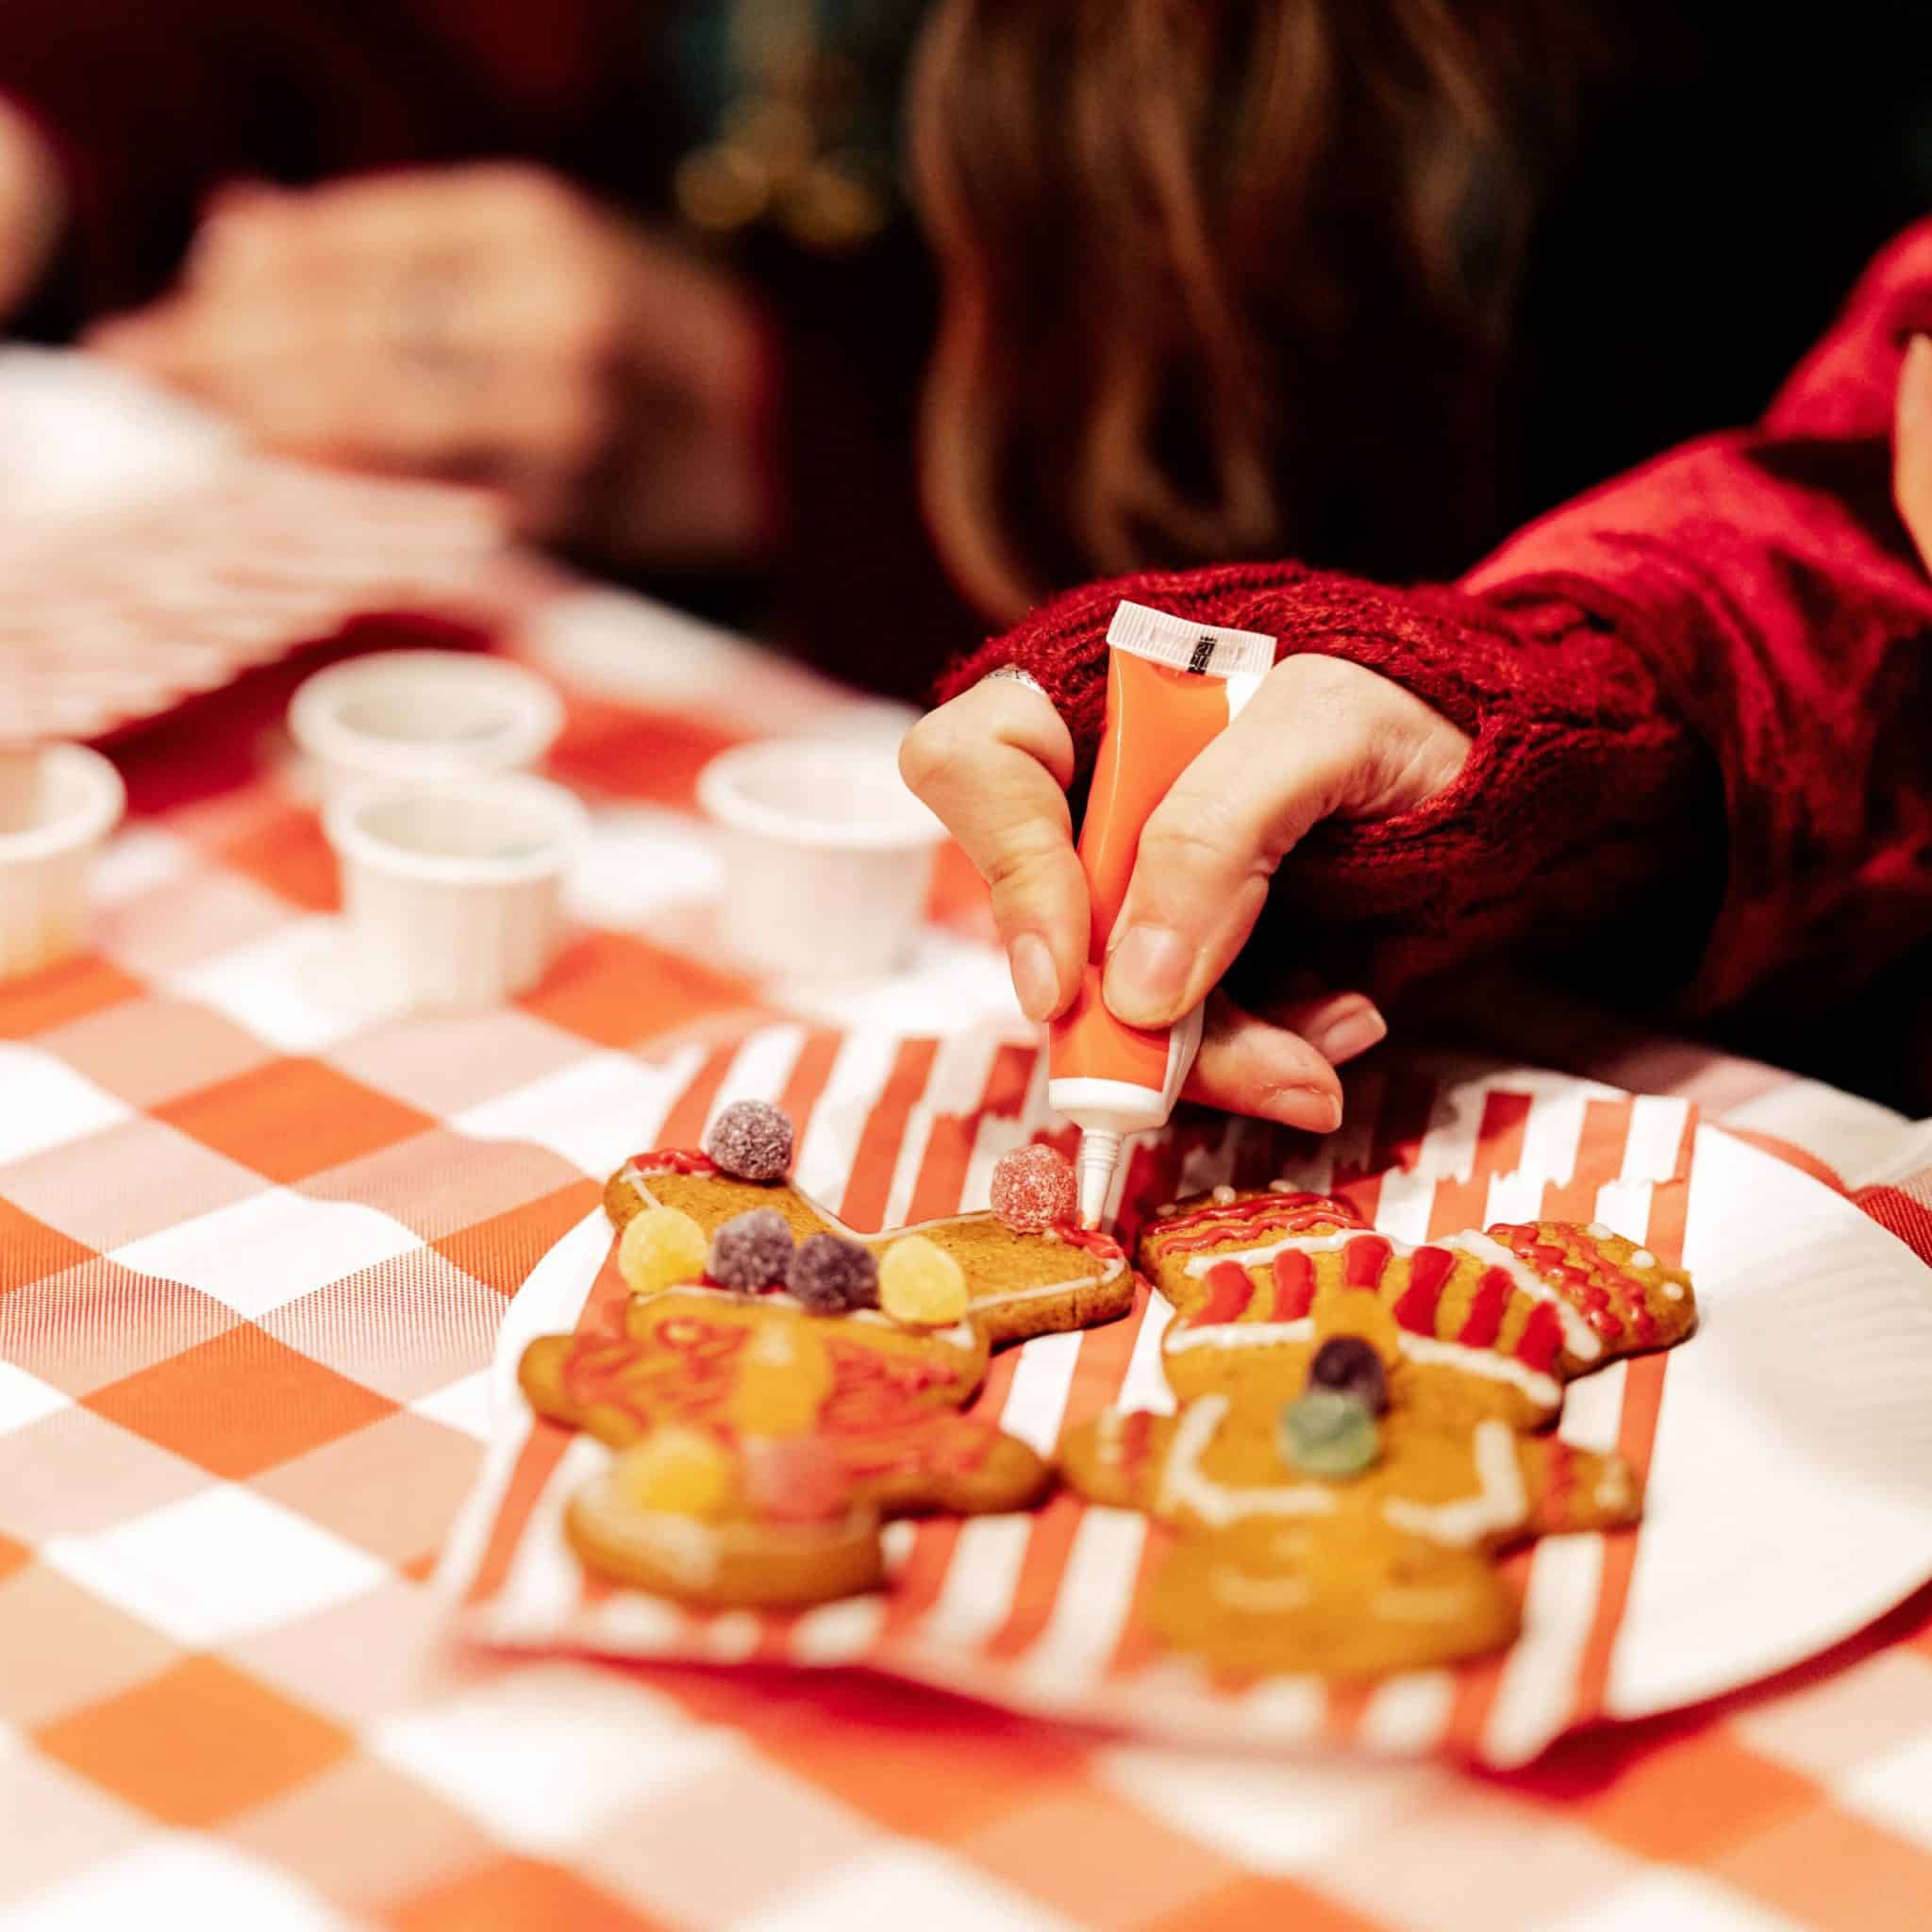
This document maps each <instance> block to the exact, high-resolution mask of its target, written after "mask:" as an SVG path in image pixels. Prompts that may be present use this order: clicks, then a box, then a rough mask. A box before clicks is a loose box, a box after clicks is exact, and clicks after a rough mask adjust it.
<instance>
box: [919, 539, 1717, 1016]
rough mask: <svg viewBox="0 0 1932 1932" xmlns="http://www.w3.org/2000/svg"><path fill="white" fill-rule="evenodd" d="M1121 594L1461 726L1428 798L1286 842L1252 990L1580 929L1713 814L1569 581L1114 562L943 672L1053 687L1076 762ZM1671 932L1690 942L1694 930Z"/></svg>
mask: <svg viewBox="0 0 1932 1932" xmlns="http://www.w3.org/2000/svg"><path fill="white" fill-rule="evenodd" d="M1123 598H1127V599H1130V600H1132V601H1134V602H1137V603H1145V604H1149V605H1152V606H1153V607H1154V608H1157V609H1162V610H1170V611H1173V612H1174V613H1175V614H1177V615H1184V616H1188V617H1192V618H1198V619H1199V620H1200V621H1202V622H1203V623H1208V624H1216V625H1231V626H1233V627H1234V628H1236V629H1240V630H1254V631H1261V632H1264V633H1268V634H1270V635H1273V636H1274V638H1275V639H1276V640H1277V655H1278V656H1279V657H1290V656H1293V655H1297V654H1301V653H1319V654H1321V655H1324V656H1327V657H1334V658H1346V659H1347V660H1348V661H1349V662H1351V663H1355V664H1358V665H1360V666H1361V667H1362V668H1363V669H1365V670H1369V671H1374V672H1376V673H1378V674H1379V675H1382V676H1385V677H1387V678H1389V679H1391V681H1392V682H1394V683H1396V684H1400V685H1402V686H1404V687H1405V688H1406V689H1407V690H1408V691H1412V692H1413V693H1414V694H1415V695H1416V696H1418V697H1420V698H1421V699H1422V700H1423V701H1424V703H1426V704H1427V705H1429V706H1430V707H1431V708H1433V709H1435V710H1436V711H1438V712H1440V713H1441V715H1442V716H1443V717H1445V718H1447V719H1448V720H1449V721H1450V722H1451V723H1452V724H1456V725H1457V727H1458V728H1459V729H1461V730H1462V731H1464V732H1466V733H1467V734H1468V735H1469V737H1470V739H1471V740H1472V750H1471V753H1470V757H1469V758H1468V760H1467V761H1466V763H1465V765H1464V767H1463V770H1462V772H1461V774H1460V775H1459V776H1458V777H1457V780H1456V782H1455V783H1454V784H1453V785H1451V786H1449V787H1448V788H1446V789H1445V790H1444V791H1441V792H1440V793H1438V794H1437V796H1436V797H1434V798H1432V799H1430V800H1429V801H1428V802H1427V803H1426V804H1424V805H1423V806H1421V807H1419V808H1417V809H1415V810H1413V811H1410V812H1407V813H1404V814H1402V815H1400V816H1398V817H1395V818H1391V819H1386V820H1379V821H1376V822H1374V823H1372V824H1346V823H1342V822H1338V821H1329V822H1328V823H1326V824H1323V825H1321V826H1319V827H1318V828H1317V829H1316V830H1315V832H1313V833H1312V834H1311V835H1310V836H1309V837H1308V838H1307V840H1305V841H1303V843H1302V844H1301V846H1299V847H1298V848H1297V850H1296V851H1295V852H1294V853H1293V854H1291V856H1290V858H1289V860H1288V861H1287V863H1286V864H1285V865H1284V866H1283V868H1282V870H1281V874H1280V876H1279V878H1278V879H1277V881H1276V885H1275V889H1274V892H1273V894H1272V895H1271V908H1270V915H1269V919H1268V921H1267V922H1266V923H1265V924H1264V927H1263V928H1262V929H1261V931H1260V932H1258V933H1257V939H1256V941H1254V942H1253V943H1252V944H1251V946H1250V949H1249V957H1248V958H1247V959H1246V960H1245V961H1244V970H1243V973H1242V975H1241V977H1242V981H1243V984H1244V986H1245V988H1246V990H1248V991H1250V992H1251V993H1252V994H1253V996H1255V997H1265V996H1266V994H1267V993H1268V991H1270V981H1271V980H1274V981H1281V980H1285V979H1287V978H1288V977H1290V976H1291V974H1294V973H1295V972H1297V971H1300V970H1305V969H1307V967H1309V966H1313V967H1315V968H1316V970H1317V971H1319V972H1320V973H1321V974H1322V975H1323V976H1324V978H1326V979H1328V980H1329V981H1330V982H1331V983H1336V984H1343V983H1345V984H1348V985H1359V986H1364V987H1367V988H1368V989H1369V990H1371V991H1376V992H1378V993H1380V994H1382V995H1383V996H1385V997H1386V996H1390V995H1391V994H1392V993H1394V992H1395V991H1399V990H1400V989H1401V987H1402V986H1404V985H1406V984H1407V983H1409V982H1411V981H1413V980H1416V979H1418V978H1422V977H1425V976H1427V975H1429V974H1434V973H1436V972H1439V971H1441V970H1443V969H1446V968H1448V967H1451V966H1454V965H1456V964H1457V963H1459V962H1460V961H1462V960H1466V959H1468V958H1472V957H1474V956H1476V955H1478V954H1480V953H1484V952H1491V951H1494V950H1497V949H1499V948H1502V947H1505V946H1508V945H1511V944H1514V943H1516V942H1518V941H1527V942H1530V943H1532V944H1535V945H1537V946H1540V947H1541V946H1548V947H1552V948H1554V947H1559V946H1563V945H1567V944H1572V943H1574V941H1576V940H1578V939H1579V938H1581V937H1583V936H1585V935H1586V934H1589V933H1591V932H1593V931H1595V930H1598V929H1600V928H1601V927H1602V926H1603V925H1604V924H1606V922H1607V921H1609V920H1610V919H1612V918H1613V917H1614V914H1615V909H1616V908H1620V907H1624V906H1628V905H1631V904H1633V903H1636V902H1637V901H1638V900H1639V899H1641V897H1642V896H1643V895H1644V894H1645V893H1646V891H1647V890H1648V889H1649V888H1650V887H1652V886H1653V885H1655V884H1656V882H1657V880H1658V879H1659V878H1660V877H1661V876H1663V875H1665V874H1669V873H1671V872H1672V871H1673V870H1674V869H1675V868H1676V867H1677V866H1679V865H1680V864H1681V863H1682V862H1685V861H1686V860H1687V859H1689V858H1693V857H1696V856H1699V855H1704V854H1706V853H1707V851H1708V850H1709V848H1710V846H1711V844H1712V842H1713V839H1714V837H1717V836H1721V827H1722V823H1723V820H1722V812H1721V809H1720V808H1718V806H1717V804H1716V803H1715V798H1714V794H1713V792H1712V791H1711V789H1710V788H1711V781H1710V776H1709V773H1708V771H1707V759H1705V758H1704V757H1703V756H1702V754H1700V752H1699V751H1698V749H1697V747H1696V745H1695V744H1694V742H1693V741H1692V740H1691V737H1690V734H1689V733H1688V731H1687V730H1686V728H1685V726H1684V725H1683V724H1682V723H1681V721H1680V720H1678V719H1677V718H1676V717H1675V716H1674V714H1673V713H1672V712H1671V711H1670V710H1669V709H1668V708H1667V707H1666V706H1665V704H1664V702H1663V700H1662V698H1661V695H1660V693H1659V691H1658V689H1657V682H1656V679H1655V678H1654V677H1653V675H1651V673H1650V671H1649V669H1648V668H1647V666H1646V664H1645V661H1644V658H1642V656H1641V654H1640V653H1639V652H1637V651H1636V650H1634V649H1632V648H1631V647H1630V646H1629V645H1628V644H1627V643H1626V642H1625V641H1624V640H1623V639H1622V638H1621V637H1620V636H1619V635H1618V634H1617V633H1616V631H1615V630H1614V629H1613V628H1612V627H1611V626H1610V625H1608V624H1607V623H1606V622H1604V621H1603V620H1601V619H1600V618H1598V617H1595V616H1593V615H1591V613H1589V612H1587V611H1586V610H1584V609H1582V608H1579V607H1578V606H1577V605H1575V604H1573V603H1570V602H1567V601H1565V600H1562V599H1559V598H1548V599H1531V600H1525V601H1524V604H1523V606H1522V608H1507V607H1506V606H1504V605H1503V604H1502V603H1501V602H1500V600H1499V601H1487V600H1484V599H1481V598H1477V597H1473V596H1470V595H1468V594H1465V593H1463V592H1460V591H1449V590H1423V591H1391V590H1386V589H1383V588H1381V587H1379V586H1376V585H1373V584H1367V583H1363V582H1361V581H1359V580H1357V579H1356V578H1352V577H1346V576H1341V575H1335V574H1332V573H1327V572H1314V571H1308V570H1305V569H1303V568H1301V567H1299V566H1296V565H1292V564H1277V565H1262V566H1250V565H1230V566H1226V567H1224V568H1221V569H1217V570H1213V571H1197V572H1188V573H1185V574H1177V575H1140V576H1136V577H1127V578H1117V579H1114V580H1112V581H1111V582H1108V583H1104V584H1094V585H1090V586H1087V587H1085V588H1084V589H1082V590H1080V591H1074V592H1072V593H1070V594H1069V595H1067V596H1065V597H1062V598H1059V599H1058V600H1057V601H1056V602H1054V603H1053V604H1050V605H1047V606H1045V607H1044V608H1042V609H1041V610H1040V611H1038V612H1036V613H1035V614H1034V615H1033V616H1032V617H1030V618H1028V619H1027V620H1026V621H1025V622H1024V623H1023V624H1021V625H1018V626H1016V627H1015V629H1013V630H1011V631H1009V632H1008V633H1007V634H1006V635H1005V636H1004V637H1002V638H998V639H995V640H993V641H991V643H989V644H987V645H986V646H985V647H983V648H982V650H981V651H979V652H978V653H976V654H975V655H974V657H973V658H968V659H967V660H966V661H965V662H964V663H962V664H960V665H959V666H958V667H956V668H955V670H954V672H953V673H952V674H951V675H950V676H949V678H948V679H947V682H946V686H945V689H944V694H945V695H953V694H955V693H957V692H958V691H963V690H965V689H966V688H967V687H968V686H970V685H971V684H972V683H974V681H975V680H976V679H977V678H979V677H981V676H984V675H985V674H986V673H987V672H988V671H990V670H991V669H993V668H994V667H995V666H996V665H1000V664H1012V665H1016V666H1018V667H1019V668H1020V669H1022V670H1024V671H1026V672H1027V673H1028V674H1029V675H1032V676H1033V677H1035V678H1036V679H1038V680H1039V682H1040V684H1041V687H1042V688H1043V689H1044V690H1045V691H1047V693H1048V695H1049V696H1051V697H1052V698H1053V700H1054V702H1055V704H1056V705H1057V706H1058V708H1059V710H1060V713H1061V716H1062V717H1063V718H1064V719H1065V720H1066V722H1067V724H1068V727H1069V729H1070V730H1071V731H1072V733H1073V736H1074V744H1075V749H1076V751H1077V753H1078V758H1079V764H1078V772H1079V774H1080V775H1081V776H1082V777H1084V775H1085V774H1086V773H1087V771H1088V770H1090V769H1091V761H1092V757H1093V752H1094V749H1095V747H1096V745H1097V743H1098V741H1099V737H1100V732H1101V728H1102V724H1103V719H1104V711H1105V702H1106V673H1107V643H1106V632H1107V626H1108V622H1109V621H1110V619H1111V617H1112V615H1113V611H1114V609H1115V608H1116V607H1117V605H1118V604H1119V603H1120V602H1121V600H1122V599H1123ZM1075 789H1076V791H1077V789H1078V787H1077V782H1076V788H1075ZM1277 935H1279V937H1277ZM1650 950H1651V951H1652V952H1653V953H1655V952H1656V951H1657V949H1656V948H1655V947H1652V948H1651V949H1650ZM1670 951H1671V952H1672V953H1673V954H1674V957H1676V958H1679V959H1682V960H1684V961H1687V962H1688V961H1689V960H1690V959H1691V958H1694V957H1695V952H1696V948H1695V945H1694V943H1692V944H1688V945H1685V946H1683V947H1681V948H1677V947H1673V948H1671V949H1670Z"/></svg>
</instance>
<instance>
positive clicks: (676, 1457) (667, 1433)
mask: <svg viewBox="0 0 1932 1932" xmlns="http://www.w3.org/2000/svg"><path fill="white" fill-rule="evenodd" d="M612 1474H613V1475H614V1476H615V1478H616V1481H617V1487H618V1489H619V1490H620V1491H621V1492H622V1493H623V1495H624V1498H625V1501H626V1502H627V1503H629V1504H631V1505H632V1506H633V1507H636V1508H639V1509H651V1510H656V1511H658V1512H660V1513H661V1514H664V1515H667V1516H696V1517H702V1518H704V1519H706V1520H707V1521H715V1520H716V1519H717V1518H718V1517H720V1516H722V1515H724V1512H725V1510H726V1509H727V1508H728V1507H730V1504H731V1498H732V1492H733V1491H734V1490H735V1489H736V1488H737V1474H738V1473H737V1470H736V1468H735V1467H734V1465H733V1462H732V1458H731V1456H730V1453H729V1452H728V1451H727V1450H726V1449H725V1447H724V1444H723V1443H722V1442H720V1441H718V1439H717V1438H716V1437H715V1436H708V1435H707V1434H706V1433H705V1432H704V1430H702V1429H693V1428H689V1427H687V1426H686V1425H685V1424H682V1423H664V1424H660V1425H659V1426H658V1427H657V1428H655V1429H653V1430H652V1431H651V1433H650V1434H649V1435H648V1436H646V1437H645V1438H644V1439H643V1441H641V1442H638V1443H634V1444H633V1445H632V1446H631V1447H630V1448H628V1449H626V1450H625V1452H624V1454H623V1455H622V1456H620V1457H618V1458H617V1463H616V1466H615V1468H614V1470H613V1471H612Z"/></svg>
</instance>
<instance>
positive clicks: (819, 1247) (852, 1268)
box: [785, 1234, 879, 1315]
mask: <svg viewBox="0 0 1932 1932" xmlns="http://www.w3.org/2000/svg"><path fill="white" fill-rule="evenodd" d="M785 1286H786V1287H787V1288H788V1289H789V1290H790V1291H791V1293H792V1294H794V1295H796V1296H797V1298H798V1299H799V1300H800V1301H801V1302H803V1303H804V1304H805V1306H806V1307H808V1308H809V1309H810V1310H811V1312H812V1313H813V1314H815V1315H838V1314H842V1313H843V1312H844V1311H845V1310H846V1309H847V1308H875V1307H878V1303H879V1264H878V1262H877V1261H876V1260H874V1258H873V1253H872V1250H871V1249H870V1248H861V1247H860V1246H859V1245H858V1242H857V1241H841V1240H840V1239H839V1237H838V1236H837V1235H835V1234H815V1235H812V1236H811V1237H810V1238H809V1239H808V1240H806V1241H800V1242H799V1244H798V1248H797V1251H796V1252H795V1253H794V1254H793V1255H792V1257H791V1267H790V1268H788V1269H787V1270H786V1271H785Z"/></svg>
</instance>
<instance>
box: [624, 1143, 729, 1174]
mask: <svg viewBox="0 0 1932 1932" xmlns="http://www.w3.org/2000/svg"><path fill="white" fill-rule="evenodd" d="M630 1164H631V1166H632V1167H633V1168H634V1169H635V1170H636V1171H637V1172H638V1173H639V1174H716V1173H717V1172H718V1163H717V1162H716V1161H715V1160H713V1159H712V1158H711V1157H710V1156H709V1155H708V1154H701V1153H699V1152H698V1150H697V1149H696V1148H695V1147H659V1148H657V1149H655V1150H654V1151H653V1152H651V1153H649V1154H633V1155H632V1156H631V1158H630Z"/></svg>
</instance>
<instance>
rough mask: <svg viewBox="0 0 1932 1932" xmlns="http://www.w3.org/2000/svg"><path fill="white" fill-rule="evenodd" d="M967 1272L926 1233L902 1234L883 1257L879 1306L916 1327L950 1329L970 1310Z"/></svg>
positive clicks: (900, 1320) (881, 1258) (892, 1315)
mask: <svg viewBox="0 0 1932 1932" xmlns="http://www.w3.org/2000/svg"><path fill="white" fill-rule="evenodd" d="M966 1299H967V1297H966V1271H965V1270H964V1269H963V1268H961V1267H960V1266H959V1264H958V1261H956V1260H955V1259H954V1258H953V1257H952V1256H951V1255H949V1254H947V1253H946V1251H945V1249H943V1248H942V1247H941V1246H940V1245H939V1244H938V1243H937V1242H936V1241H928V1240H927V1239H926V1238H925V1236H924V1235H923V1234H902V1235H901V1236H900V1237H899V1239H898V1240H897V1241H894V1242H893V1243H892V1244H891V1247H889V1248H888V1249H887V1250H886V1252H885V1253H884V1254H883V1255H882V1256H881V1257H879V1307H882V1308H883V1309H884V1310H885V1311H886V1313H887V1314H889V1315H890V1316H891V1318H892V1319H893V1321H895V1322H904V1323H905V1324H907V1325H908V1327H913V1328H948V1327H950V1326H951V1325H952V1324H954V1323H955V1322H958V1321H960V1320H962V1319H963V1318H964V1316H965V1313H966Z"/></svg>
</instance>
